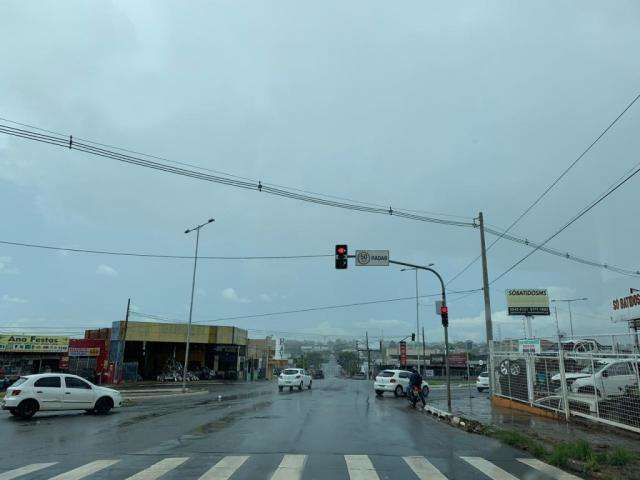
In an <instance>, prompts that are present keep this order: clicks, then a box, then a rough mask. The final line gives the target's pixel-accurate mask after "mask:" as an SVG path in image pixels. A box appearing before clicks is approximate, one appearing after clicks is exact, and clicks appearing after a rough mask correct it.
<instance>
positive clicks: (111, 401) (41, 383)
mask: <svg viewBox="0 0 640 480" xmlns="http://www.w3.org/2000/svg"><path fill="white" fill-rule="evenodd" d="M0 405H1V406H2V409H3V410H8V411H9V412H10V413H11V414H12V415H14V416H16V417H20V418H25V419H27V418H31V417H33V416H34V415H35V414H36V412H38V411H43V412H44V411H55V410H86V411H87V412H96V413H100V414H106V413H108V412H109V410H111V409H112V408H114V407H120V406H121V405H122V396H121V395H120V392H118V391H117V390H113V389H112V388H105V387H99V386H97V385H94V384H92V383H91V382H88V381H87V380H85V379H84V378H81V377H78V376H76V375H67V374H53V373H43V374H37V375H27V376H25V377H20V378H19V379H18V380H16V381H15V382H14V383H13V384H12V385H11V386H10V387H9V388H8V389H7V392H6V394H5V397H4V399H3V400H2V403H1V404H0Z"/></svg>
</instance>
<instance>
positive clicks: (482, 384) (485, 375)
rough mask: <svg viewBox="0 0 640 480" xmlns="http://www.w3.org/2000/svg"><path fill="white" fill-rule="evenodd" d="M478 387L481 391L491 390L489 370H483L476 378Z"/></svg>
mask: <svg viewBox="0 0 640 480" xmlns="http://www.w3.org/2000/svg"><path fill="white" fill-rule="evenodd" d="M476 388H477V389H478V391H479V392H484V391H485V390H489V372H482V373H481V374H480V375H478V379H477V380H476Z"/></svg>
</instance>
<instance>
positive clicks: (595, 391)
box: [591, 353, 604, 418]
mask: <svg viewBox="0 0 640 480" xmlns="http://www.w3.org/2000/svg"><path fill="white" fill-rule="evenodd" d="M591 378H593V397H594V399H595V401H596V418H600V405H598V386H597V385H596V365H595V363H594V361H593V353H592V354H591ZM602 393H603V394H604V392H602Z"/></svg>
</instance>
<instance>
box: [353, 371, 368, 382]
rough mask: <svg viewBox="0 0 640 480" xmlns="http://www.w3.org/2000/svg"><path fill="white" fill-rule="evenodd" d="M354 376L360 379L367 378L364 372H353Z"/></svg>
mask: <svg viewBox="0 0 640 480" xmlns="http://www.w3.org/2000/svg"><path fill="white" fill-rule="evenodd" d="M353 378H355V379H358V380H364V379H365V378H367V376H366V375H365V374H364V372H356V373H354V374H353Z"/></svg>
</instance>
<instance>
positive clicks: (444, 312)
mask: <svg viewBox="0 0 640 480" xmlns="http://www.w3.org/2000/svg"><path fill="white" fill-rule="evenodd" d="M440 317H441V318H442V326H443V327H448V326H449V308H448V307H447V306H446V305H443V306H441V307H440Z"/></svg>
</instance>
